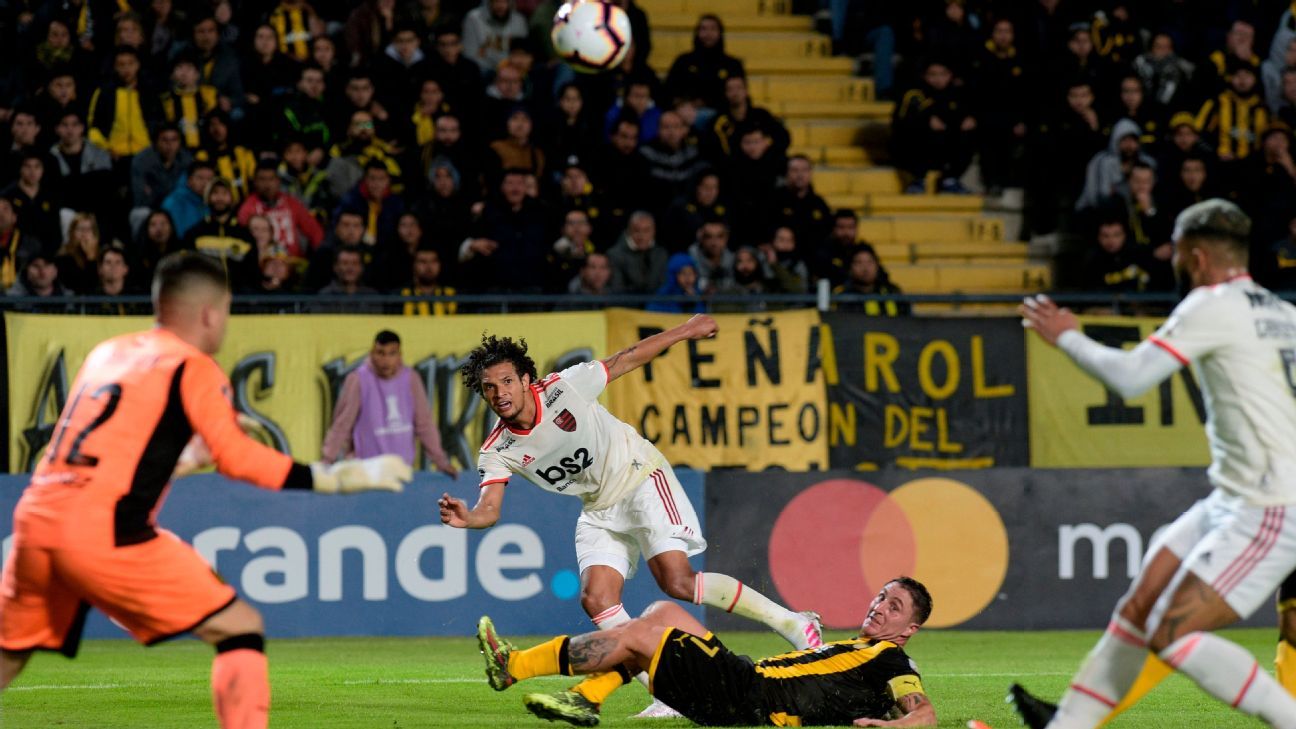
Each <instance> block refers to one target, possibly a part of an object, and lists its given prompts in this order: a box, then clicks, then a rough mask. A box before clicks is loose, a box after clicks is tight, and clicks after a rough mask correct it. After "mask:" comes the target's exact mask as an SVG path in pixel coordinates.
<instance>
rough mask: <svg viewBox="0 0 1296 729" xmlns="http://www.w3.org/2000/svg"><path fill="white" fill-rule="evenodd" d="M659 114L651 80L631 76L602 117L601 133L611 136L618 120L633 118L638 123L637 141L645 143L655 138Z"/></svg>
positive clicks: (659, 110) (660, 113) (659, 119)
mask: <svg viewBox="0 0 1296 729" xmlns="http://www.w3.org/2000/svg"><path fill="white" fill-rule="evenodd" d="M661 115H662V111H661V109H658V108H657V104H656V103H654V102H653V98H652V84H651V82H650V81H649V80H648V79H647V78H645V77H644V76H631V77H630V78H629V79H627V80H626V82H625V86H624V87H623V88H622V90H621V95H620V96H618V97H617V100H616V101H615V102H614V103H613V104H612V107H611V108H610V109H608V110H607V114H605V115H604V117H603V135H604V137H606V138H611V136H612V130H613V128H615V127H616V123H617V122H618V121H619V120H621V119H623V118H625V119H633V120H634V121H636V122H638V124H639V143H640V144H647V143H648V142H650V141H652V140H653V139H656V138H657V126H658V125H659V124H660V123H661Z"/></svg>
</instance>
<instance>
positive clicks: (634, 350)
mask: <svg viewBox="0 0 1296 729" xmlns="http://www.w3.org/2000/svg"><path fill="white" fill-rule="evenodd" d="M715 333H716V322H715V320H714V319H712V318H711V317H709V316H705V315H697V316H694V317H693V318H691V319H689V320H688V321H687V322H686V323H684V324H681V325H679V326H677V327H674V328H672V329H669V330H667V331H665V332H661V333H659V334H654V335H653V336H651V337H648V338H647V339H644V340H643V341H641V342H639V343H638V344H635V345H633V346H631V347H629V348H628V349H625V350H622V351H621V352H618V353H616V354H614V355H612V356H611V357H608V358H607V359H605V360H602V361H595V362H586V363H584V364H579V365H576V366H574V367H569V368H567V369H565V370H563V371H562V372H559V373H557V374H552V375H549V376H548V377H545V378H544V379H537V377H536V369H535V363H534V362H533V361H532V360H531V358H530V357H528V356H527V347H526V342H525V340H523V341H517V342H515V341H513V340H511V339H509V338H507V337H505V338H498V337H493V336H492V337H483V339H482V343H481V346H479V347H477V348H476V349H475V350H473V351H472V353H471V354H470V355H469V358H468V361H467V362H466V363H465V364H464V365H463V369H462V372H463V379H464V384H465V385H466V386H467V387H468V389H469V390H472V391H475V392H478V393H480V394H481V396H482V397H483V398H484V399H485V400H486V402H487V404H488V405H489V406H490V408H491V409H492V410H493V411H494V412H495V414H496V415H498V416H499V418H500V422H499V425H498V426H497V427H496V428H495V429H494V430H493V431H492V432H491V433H490V435H489V436H487V438H486V441H485V443H483V444H482V448H481V452H480V453H479V455H478V461H477V465H478V473H479V475H480V476H481V489H480V494H479V497H478V500H477V504H476V505H475V506H474V507H472V509H469V508H468V506H467V504H466V503H465V502H464V501H462V500H460V499H456V498H453V497H451V496H450V495H449V494H445V495H444V496H442V498H441V502H440V507H441V521H442V522H443V523H445V524H448V525H450V526H453V527H460V528H465V527H466V528H472V529H484V528H486V527H489V526H491V525H493V524H494V523H495V522H496V521H497V520H498V519H499V516H500V507H501V505H502V503H503V500H504V487H505V484H506V483H507V482H508V480H509V478H510V477H511V476H513V475H518V476H522V477H523V478H525V479H526V480H528V481H530V482H531V483H533V484H535V485H536V486H539V487H540V488H542V489H544V490H546V491H552V492H554V493H558V494H568V495H572V496H577V497H579V498H580V499H581V500H582V501H583V502H584V508H583V509H582V511H581V515H580V518H579V519H577V521H576V556H577V562H578V564H579V567H580V573H581V574H580V581H581V606H582V607H584V608H585V612H586V613H588V614H589V616H590V618H591V619H592V620H593V621H594V624H595V625H597V626H598V627H599V628H601V629H611V628H614V627H616V626H618V625H621V624H623V623H626V622H628V621H629V620H630V615H629V614H628V613H627V612H626V610H625V608H624V607H623V606H622V604H621V590H622V587H623V586H624V584H625V580H626V579H627V578H629V577H632V576H633V575H634V573H635V571H636V569H637V568H638V563H639V558H640V556H641V555H642V556H643V558H644V559H645V560H646V561H647V563H648V568H649V570H651V571H652V574H653V577H654V578H655V579H656V580H657V584H658V585H659V586H660V587H661V589H662V591H663V592H665V593H666V594H667V595H670V596H671V597H673V598H675V599H677V600H689V601H692V602H693V603H695V604H699V605H710V606H712V607H717V608H720V609H722V610H726V611H729V612H732V613H735V614H738V615H742V616H744V617H748V618H751V619H753V620H758V621H760V622H762V623H764V624H765V625H768V626H769V627H770V628H772V629H773V630H774V631H775V632H777V633H778V634H779V635H781V636H783V637H784V638H785V639H786V640H787V641H788V642H789V643H791V644H792V645H793V646H794V647H795V648H797V649H804V648H812V647H818V646H819V645H821V644H822V642H823V640H822V636H821V634H820V633H821V628H820V626H819V622H818V617H817V616H815V615H813V614H801V613H796V612H792V611H791V610H788V609H787V608H785V607H783V606H781V605H778V604H777V603H775V602H773V601H772V600H770V599H769V598H767V597H765V596H764V595H761V594H760V593H759V592H757V591H756V590H753V589H751V588H750V587H747V586H745V585H743V583H741V582H739V581H738V580H736V579H734V578H733V577H730V576H728V575H724V574H719V573H715V572H694V571H693V568H692V567H691V566H690V565H689V562H688V558H689V557H690V556H691V555H695V554H698V553H700V552H702V551H703V550H705V549H706V540H705V539H704V538H703V537H702V527H701V525H700V524H699V523H698V519H697V515H696V514H695V513H694V512H693V506H692V504H690V503H689V500H688V497H687V496H686V495H685V493H684V490H683V488H681V486H680V484H679V481H678V480H676V478H675V473H674V471H672V470H671V467H670V464H668V463H667V462H666V459H665V458H664V457H663V456H662V455H661V453H660V452H658V450H657V448H656V447H655V446H653V444H651V443H649V442H648V441H647V440H645V439H644V438H643V437H642V436H640V435H639V433H637V432H636V431H635V429H634V428H632V427H630V426H629V425H627V424H626V423H623V422H621V421H620V420H618V419H617V418H616V417H614V416H613V415H612V414H611V413H609V412H608V411H607V410H606V409H605V408H604V407H603V406H602V405H601V404H599V402H598V396H599V394H600V393H601V392H603V389H604V388H605V387H607V385H608V383H610V382H611V381H612V380H615V379H616V378H618V377H620V376H621V375H624V374H626V373H627V372H631V371H633V370H635V369H636V368H638V367H640V366H642V365H643V364H645V363H647V362H649V361H651V360H652V359H653V358H654V357H656V356H657V355H659V354H661V353H662V352H664V351H666V349H667V348H668V347H670V346H671V345H672V344H675V343H677V342H682V341H686V340H689V339H702V338H706V337H712V336H715Z"/></svg>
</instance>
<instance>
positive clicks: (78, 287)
mask: <svg viewBox="0 0 1296 729" xmlns="http://www.w3.org/2000/svg"><path fill="white" fill-rule="evenodd" d="M100 250H101V248H100V245H99V223H98V222H97V221H96V220H95V217H94V216H93V215H91V214H89V213H76V214H75V215H73V216H72V222H70V223H69V224H68V227H67V237H65V238H64V239H63V245H62V246H60V247H59V250H58V254H57V255H56V256H55V258H54V264H55V265H56V266H57V267H58V270H59V282H60V283H62V284H63V285H64V286H65V287H67V288H68V289H69V290H70V291H72V292H73V293H78V294H88V293H90V292H91V291H93V290H94V287H95V283H96V281H97V280H98V273H97V272H96V271H95V266H96V264H97V263H98V262H99V252H100Z"/></svg>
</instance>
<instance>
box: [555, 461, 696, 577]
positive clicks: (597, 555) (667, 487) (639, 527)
mask: <svg viewBox="0 0 1296 729" xmlns="http://www.w3.org/2000/svg"><path fill="white" fill-rule="evenodd" d="M705 550H706V539H704V538H703V537H702V526H701V525H700V524H698V518H697V514H695V513H694V512H693V504H691V503H690V502H689V500H688V496H686V495H685V494H684V487H682V486H680V482H679V480H678V479H676V478H675V472H674V471H672V470H671V469H670V467H669V466H665V467H662V468H658V469H657V470H655V471H653V472H652V473H651V474H649V476H648V478H646V479H644V482H643V483H641V484H639V486H638V487H636V488H635V490H634V493H632V494H630V496H628V497H626V498H625V499H623V500H621V501H620V502H618V503H616V504H613V505H612V506H609V507H608V508H606V509H598V510H596V511H582V512H581V515H580V518H579V519H577V520H576V561H577V563H578V564H579V565H580V571H581V573H582V574H584V572H585V570H586V569H588V568H589V567H591V566H593V565H606V566H608V567H611V568H612V569H614V570H616V571H617V572H620V573H621V575H622V576H623V577H625V578H626V579H629V578H631V577H634V574H635V571H636V570H638V568H639V557H640V555H642V556H643V558H644V559H645V560H649V559H652V558H653V557H656V556H657V555H659V554H661V553H663V552H671V551H680V552H684V553H686V554H688V555H689V556H690V557H691V556H693V555H695V554H700V553H701V552H703V551H705Z"/></svg>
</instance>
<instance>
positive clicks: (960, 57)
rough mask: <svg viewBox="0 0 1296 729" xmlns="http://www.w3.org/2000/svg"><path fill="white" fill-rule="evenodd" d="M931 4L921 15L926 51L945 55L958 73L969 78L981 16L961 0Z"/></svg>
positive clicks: (951, 66) (940, 55)
mask: <svg viewBox="0 0 1296 729" xmlns="http://www.w3.org/2000/svg"><path fill="white" fill-rule="evenodd" d="M928 7H929V12H928V13H925V14H924V15H925V17H924V16H923V15H920V16H919V22H920V23H921V24H922V25H921V27H922V29H923V37H924V40H925V41H926V50H927V52H928V53H930V54H932V55H935V56H939V57H941V58H942V59H944V61H945V64H946V65H947V66H948V67H949V69H950V70H951V71H952V72H953V73H954V74H955V75H956V76H958V77H959V78H966V77H967V74H968V72H969V71H971V65H972V56H973V51H974V50H975V48H976V45H977V31H976V28H977V27H979V26H980V24H981V19H980V17H979V16H977V15H976V14H975V11H974V10H971V9H969V8H968V7H967V5H966V4H965V3H963V2H962V1H961V0H944V1H943V2H934V3H930V4H929V6H928Z"/></svg>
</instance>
